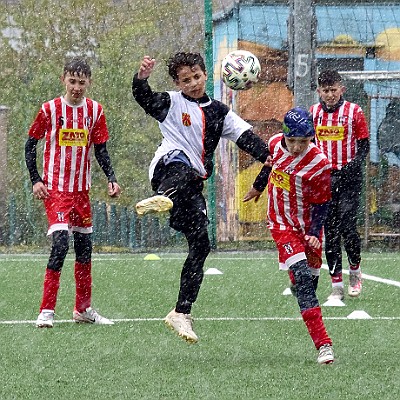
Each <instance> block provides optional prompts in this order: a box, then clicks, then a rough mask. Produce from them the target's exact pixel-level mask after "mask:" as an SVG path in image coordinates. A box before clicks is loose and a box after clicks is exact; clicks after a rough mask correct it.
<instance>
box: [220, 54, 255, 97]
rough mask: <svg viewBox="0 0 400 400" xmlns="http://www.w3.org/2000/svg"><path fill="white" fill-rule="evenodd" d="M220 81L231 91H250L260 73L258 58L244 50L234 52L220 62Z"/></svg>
mask: <svg viewBox="0 0 400 400" xmlns="http://www.w3.org/2000/svg"><path fill="white" fill-rule="evenodd" d="M221 68H222V80H223V81H224V83H225V85H226V86H228V87H229V88H231V89H233V90H247V89H250V88H251V87H252V86H253V84H254V83H256V82H257V81H258V77H259V75H260V72H261V66H260V61H258V58H257V57H256V56H255V55H254V54H253V53H251V52H250V51H246V50H234V51H232V52H230V53H229V54H228V55H226V56H225V58H224V59H223V60H222V64H221Z"/></svg>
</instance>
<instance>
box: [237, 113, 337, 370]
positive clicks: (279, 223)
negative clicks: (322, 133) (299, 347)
mask: <svg viewBox="0 0 400 400" xmlns="http://www.w3.org/2000/svg"><path fill="white" fill-rule="evenodd" d="M314 133H315V131H314V127H313V123H312V119H311V115H310V114H309V113H308V112H307V111H306V110H304V109H302V108H299V107H297V108H293V109H291V110H289V111H288V112H287V113H286V114H285V117H284V124H283V133H278V134H276V135H274V136H273V137H272V138H271V139H270V140H269V142H268V146H269V150H270V152H271V155H272V171H271V173H270V174H269V180H268V227H269V229H270V231H271V235H272V238H273V239H274V241H275V243H276V246H277V248H278V254H279V266H280V269H283V270H288V271H289V277H290V280H291V284H292V292H293V294H295V295H296V297H297V302H298V304H299V307H300V312H301V315H302V317H303V320H304V322H305V324H306V326H307V329H308V331H309V334H310V336H311V339H312V340H313V342H314V345H315V347H316V348H317V350H318V351H319V354H318V358H317V362H318V363H319V364H329V363H331V362H333V361H334V355H333V349H332V341H331V339H330V338H329V336H328V334H327V332H326V329H325V326H324V322H323V319H322V313H321V308H320V306H319V302H318V299H317V296H316V288H317V284H318V276H319V271H320V267H321V264H322V246H321V236H322V226H323V222H324V218H325V216H326V213H327V209H328V203H329V200H330V198H331V192H330V164H329V161H328V160H327V158H326V157H325V155H324V154H323V153H322V152H321V151H320V150H319V149H318V148H317V147H316V146H315V145H314V144H313V143H312V142H311V141H312V139H313V138H314ZM265 170H266V167H263V170H262V171H261V173H260V174H259V176H258V177H257V178H256V181H255V182H254V184H253V186H252V188H251V189H250V190H249V192H247V194H246V195H245V197H244V199H243V200H244V201H249V200H251V199H253V198H254V199H255V201H257V200H258V198H259V197H260V195H261V193H262V191H263V190H264V188H265V186H266V179H267V176H268V174H267V173H265Z"/></svg>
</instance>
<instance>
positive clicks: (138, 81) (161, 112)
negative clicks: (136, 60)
mask: <svg viewBox="0 0 400 400" xmlns="http://www.w3.org/2000/svg"><path fill="white" fill-rule="evenodd" d="M154 64H155V60H154V59H152V58H150V57H148V56H145V57H144V58H143V60H142V63H141V65H140V68H139V71H138V72H137V73H136V74H135V75H134V76H133V79H132V95H133V98H134V99H135V100H136V101H137V102H138V104H139V105H140V106H141V107H142V108H143V109H144V111H145V112H146V114H149V115H151V116H152V117H153V118H155V119H156V120H157V121H159V122H162V121H164V119H165V118H166V116H167V114H168V111H169V108H170V106H171V98H170V96H169V94H168V93H167V92H153V91H152V90H151V88H150V85H149V84H148V82H147V79H148V77H149V76H150V74H151V73H152V72H153V68H154Z"/></svg>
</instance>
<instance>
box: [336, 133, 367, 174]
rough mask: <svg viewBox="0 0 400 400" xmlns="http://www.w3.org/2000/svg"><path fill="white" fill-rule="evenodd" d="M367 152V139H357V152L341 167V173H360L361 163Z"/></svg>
mask: <svg viewBox="0 0 400 400" xmlns="http://www.w3.org/2000/svg"><path fill="white" fill-rule="evenodd" d="M368 153H369V139H368V138H367V139H359V140H357V153H356V155H355V156H354V158H353V159H352V160H351V161H350V162H348V163H347V164H346V165H345V166H344V167H343V168H342V171H341V172H342V174H347V175H349V176H351V175H353V176H354V175H358V174H360V173H361V166H362V163H363V162H364V161H365V159H366V158H367V155H368Z"/></svg>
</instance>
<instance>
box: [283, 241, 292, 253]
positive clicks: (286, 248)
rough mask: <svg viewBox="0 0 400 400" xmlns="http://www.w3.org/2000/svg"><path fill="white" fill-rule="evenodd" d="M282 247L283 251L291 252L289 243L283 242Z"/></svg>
mask: <svg viewBox="0 0 400 400" xmlns="http://www.w3.org/2000/svg"><path fill="white" fill-rule="evenodd" d="M283 248H284V249H285V251H286V253H287V254H293V248H292V246H291V245H290V243H285V244H284V245H283Z"/></svg>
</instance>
